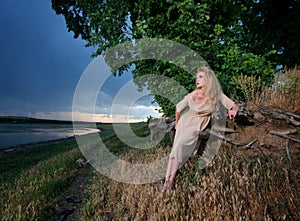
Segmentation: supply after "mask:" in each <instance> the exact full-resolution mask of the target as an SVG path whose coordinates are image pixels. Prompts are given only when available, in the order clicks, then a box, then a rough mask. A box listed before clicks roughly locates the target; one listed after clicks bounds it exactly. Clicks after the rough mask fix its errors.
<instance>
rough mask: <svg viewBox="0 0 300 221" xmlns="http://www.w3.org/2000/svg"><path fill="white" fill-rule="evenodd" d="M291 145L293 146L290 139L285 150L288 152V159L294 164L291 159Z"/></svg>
mask: <svg viewBox="0 0 300 221" xmlns="http://www.w3.org/2000/svg"><path fill="white" fill-rule="evenodd" d="M290 145H291V140H290V139H288V140H287V141H286V146H285V150H286V154H287V157H288V159H289V161H290V163H291V164H292V158H291V155H290Z"/></svg>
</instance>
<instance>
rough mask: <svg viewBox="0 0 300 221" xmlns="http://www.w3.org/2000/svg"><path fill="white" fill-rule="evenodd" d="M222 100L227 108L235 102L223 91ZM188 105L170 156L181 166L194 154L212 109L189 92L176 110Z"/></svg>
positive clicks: (179, 110)
mask: <svg viewBox="0 0 300 221" xmlns="http://www.w3.org/2000/svg"><path fill="white" fill-rule="evenodd" d="M220 101H221V103H222V104H223V105H224V107H225V108H226V109H231V108H232V107H233V105H234V102H233V101H232V100H231V99H229V98H228V97H227V96H226V95H224V94H223V93H222V94H221V96H220ZM187 107H188V110H187V111H186V112H184V113H183V114H182V115H181V116H180V118H179V121H178V123H177V125H176V133H175V138H174V143H173V148H172V151H171V154H170V158H175V159H177V162H178V164H179V167H180V166H181V165H182V164H183V163H184V162H185V161H186V160H187V159H188V158H189V157H190V156H191V155H192V153H193V152H194V150H195V147H196V144H197V140H198V134H197V133H195V132H197V131H199V130H200V131H203V130H204V129H205V128H206V127H207V126H208V124H209V122H210V119H211V113H212V110H211V108H210V107H209V105H207V103H206V102H205V99H204V100H203V101H201V102H195V101H194V100H193V98H192V95H191V94H188V95H186V96H185V97H184V99H183V100H181V101H180V102H179V103H178V104H177V105H176V111H178V112H181V111H183V110H184V109H185V108H187Z"/></svg>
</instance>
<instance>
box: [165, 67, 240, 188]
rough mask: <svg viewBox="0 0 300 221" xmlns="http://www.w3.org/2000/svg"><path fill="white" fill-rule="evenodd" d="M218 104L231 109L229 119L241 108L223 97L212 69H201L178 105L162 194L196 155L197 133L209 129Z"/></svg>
mask: <svg viewBox="0 0 300 221" xmlns="http://www.w3.org/2000/svg"><path fill="white" fill-rule="evenodd" d="M219 101H221V103H222V104H223V105H224V106H225V108H226V109H228V116H229V118H230V119H232V118H234V117H235V116H236V114H237V111H238V110H239V107H238V105H236V104H235V103H234V102H233V101H232V100H230V99H229V98H228V97H227V96H225V95H224V94H223V92H222V88H221V86H220V83H219V81H218V79H217V78H216V76H215V74H214V72H213V71H212V70H211V69H209V68H207V67H204V66H203V67H200V68H198V70H197V73H196V89H195V90H194V91H192V92H191V93H189V94H188V95H186V96H185V97H184V99H183V100H182V101H180V102H179V103H178V104H177V105H176V115H175V116H176V127H175V128H176V133H175V138H174V142H173V147H172V151H171V154H170V157H169V162H168V166H167V171H166V177H165V183H164V186H163V188H162V192H163V193H164V192H166V191H167V190H168V189H169V188H170V187H172V186H173V184H174V178H175V175H176V171H177V170H178V169H179V168H180V167H181V166H182V165H183V163H184V162H185V161H186V159H187V158H189V157H190V156H191V155H192V153H193V152H194V150H195V148H196V144H197V140H198V135H197V133H195V131H199V130H200V131H203V130H204V129H205V128H206V127H207V126H208V124H209V122H210V119H211V114H212V113H213V112H214V111H215V110H216V108H217V104H218V102H219ZM185 108H188V110H187V111H186V112H184V113H183V114H182V116H180V112H182V111H183V110H184V109H185Z"/></svg>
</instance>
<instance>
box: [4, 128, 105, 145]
mask: <svg viewBox="0 0 300 221" xmlns="http://www.w3.org/2000/svg"><path fill="white" fill-rule="evenodd" d="M96 132H100V130H98V129H95V128H91V127H90V126H89V125H84V126H82V127H81V128H79V129H78V128H76V135H84V134H89V133H96ZM72 136H74V130H73V126H72V125H69V124H0V149H3V148H7V147H11V146H15V145H19V144H26V143H33V142H41V141H47V140H55V139H61V138H68V137H72Z"/></svg>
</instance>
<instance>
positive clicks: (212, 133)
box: [208, 130, 256, 149]
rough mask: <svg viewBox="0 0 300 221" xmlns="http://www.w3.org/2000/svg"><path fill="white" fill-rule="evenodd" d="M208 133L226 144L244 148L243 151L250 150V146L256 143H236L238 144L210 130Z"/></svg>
mask: <svg viewBox="0 0 300 221" xmlns="http://www.w3.org/2000/svg"><path fill="white" fill-rule="evenodd" d="M208 133H209V134H211V135H213V136H215V137H218V138H220V139H222V140H225V141H226V142H228V143H231V144H233V145H235V146H244V148H245V149H247V148H250V147H251V146H252V144H254V143H255V142H256V140H253V141H250V142H248V143H238V142H236V141H234V140H232V139H230V138H228V137H226V136H223V135H221V134H217V133H216V132H214V131H212V130H209V131H208Z"/></svg>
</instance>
